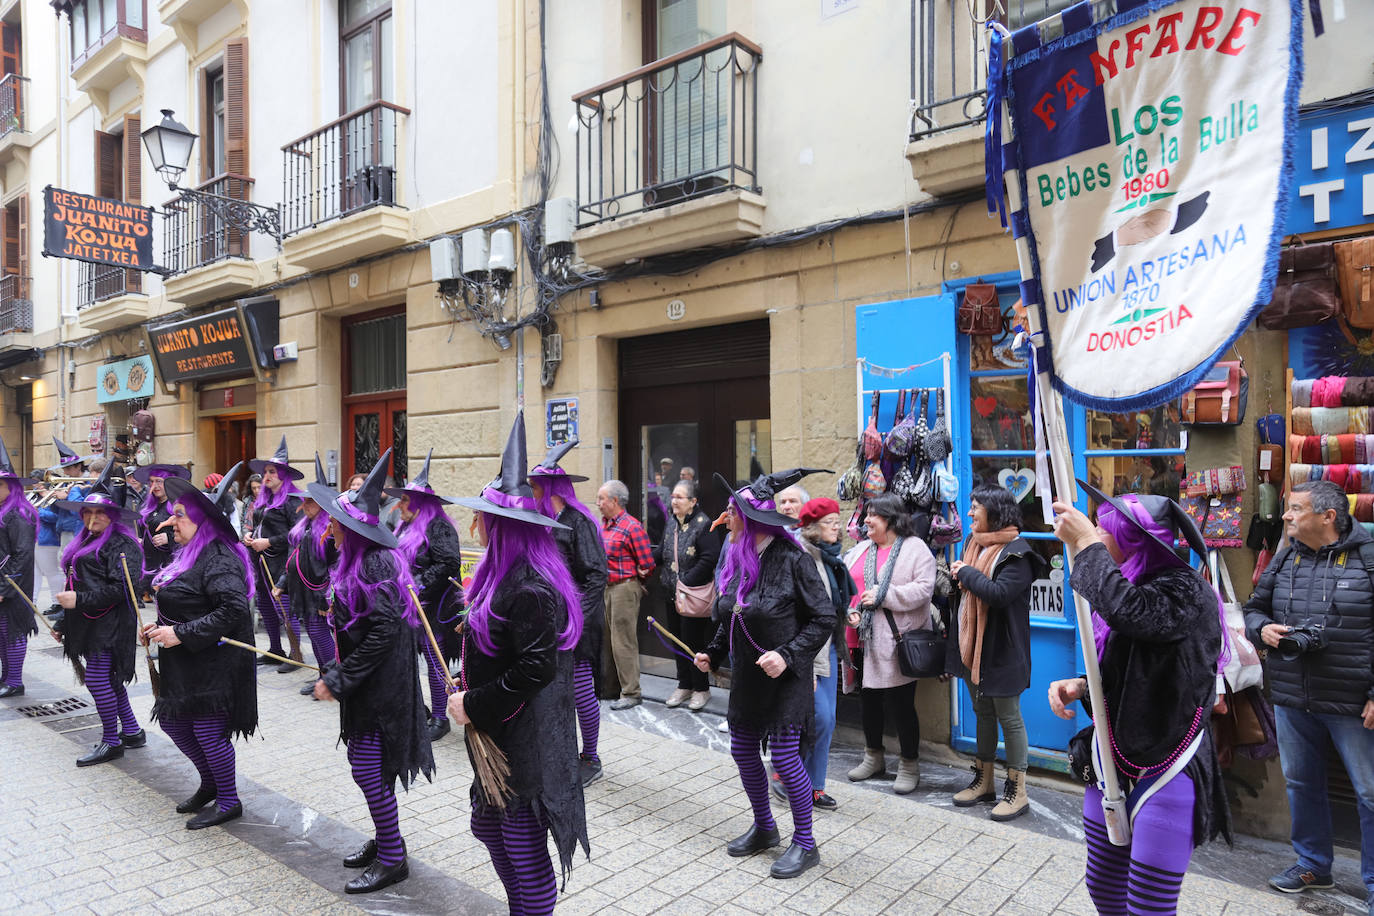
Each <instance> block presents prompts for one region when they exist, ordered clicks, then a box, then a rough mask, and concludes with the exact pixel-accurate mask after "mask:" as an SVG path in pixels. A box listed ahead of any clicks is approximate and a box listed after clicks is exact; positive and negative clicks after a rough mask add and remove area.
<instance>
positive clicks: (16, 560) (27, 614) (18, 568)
mask: <svg viewBox="0 0 1374 916" xmlns="http://www.w3.org/2000/svg"><path fill="white" fill-rule="evenodd" d="M37 543H38V529H37V528H35V527H34V526H33V525H31V524H30V523H29V521H28V520H27V519H25V518H24V516H22V515H20V514H19V513H18V512H15V511H14V510H10V511H9V512H8V513H6V515H5V517H4V519H3V520H0V560H3V561H4V562H3V564H0V573H4V574H5V575H7V576H9V577H10V578H11V579H13V580H14V581H15V582H17V583H18V584H19V587H20V589H22V590H23V593H24V594H23V595H16V594H15V593H14V588H13V586H11V585H10V584H9V583H8V582H6V581H5V580H4V579H0V614H3V615H4V617H5V622H6V623H7V624H8V625H9V634H10V641H11V642H18V641H19V640H20V639H21V638H22V637H25V636H28V635H29V634H30V633H37V632H38V624H36V623H34V622H33V608H32V607H30V606H29V603H28V602H27V601H25V600H24V595H30V596H31V595H33V569H34V566H33V554H34V545H36V544H37Z"/></svg>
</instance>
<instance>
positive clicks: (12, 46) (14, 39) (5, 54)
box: [0, 22, 21, 74]
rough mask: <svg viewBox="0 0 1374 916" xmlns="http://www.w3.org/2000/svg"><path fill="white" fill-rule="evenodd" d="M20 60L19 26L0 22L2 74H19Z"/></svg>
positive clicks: (0, 65) (0, 64)
mask: <svg viewBox="0 0 1374 916" xmlns="http://www.w3.org/2000/svg"><path fill="white" fill-rule="evenodd" d="M20 59H21V56H20V53H19V26H18V25H17V24H15V23H13V22H0V73H6V74H8V73H18V72H19V63H20Z"/></svg>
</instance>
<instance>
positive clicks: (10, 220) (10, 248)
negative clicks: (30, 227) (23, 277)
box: [0, 207, 19, 276]
mask: <svg viewBox="0 0 1374 916" xmlns="http://www.w3.org/2000/svg"><path fill="white" fill-rule="evenodd" d="M3 216H4V221H5V247H4V254H3V263H0V274H3V275H5V276H9V275H10V274H15V273H19V211H18V208H16V207H6V208H5V209H4V211H3Z"/></svg>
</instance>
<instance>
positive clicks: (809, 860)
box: [768, 843, 821, 878]
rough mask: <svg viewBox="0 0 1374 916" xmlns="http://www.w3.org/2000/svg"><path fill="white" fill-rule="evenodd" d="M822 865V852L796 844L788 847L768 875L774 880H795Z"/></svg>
mask: <svg viewBox="0 0 1374 916" xmlns="http://www.w3.org/2000/svg"><path fill="white" fill-rule="evenodd" d="M820 864H821V851H820V850H819V849H817V848H816V847H814V846H813V847H811V848H810V849H802V848H801V847H800V846H798V845H797V844H796V843H793V844H792V845H791V846H788V847H787V852H784V853H783V854H782V855H781V856H780V857H779V858H778V861H776V862H774V863H773V867H772V868H770V869H769V870H768V873H769V874H770V875H772V876H773V877H774V878H795V877H797V876H798V875H800V874H801V873H802V872H804V871H806V870H807V869H808V868H815V867H816V866H817V865H820Z"/></svg>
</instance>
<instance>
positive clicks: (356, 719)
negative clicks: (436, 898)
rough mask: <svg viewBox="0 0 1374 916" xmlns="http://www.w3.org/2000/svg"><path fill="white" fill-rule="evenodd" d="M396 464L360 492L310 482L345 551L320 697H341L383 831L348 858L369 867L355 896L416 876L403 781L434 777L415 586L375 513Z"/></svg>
mask: <svg viewBox="0 0 1374 916" xmlns="http://www.w3.org/2000/svg"><path fill="white" fill-rule="evenodd" d="M390 465H391V449H387V450H386V452H385V453H384V454H383V455H382V457H381V460H379V461H378V462H377V464H376V466H375V467H373V469H372V472H371V473H370V474H368V475H367V479H366V480H364V481H363V485H362V487H361V488H360V489H358V490H356V491H354V490H350V491H347V492H344V493H336V492H335V491H334V490H333V489H332V488H331V487H329V486H328V485H324V484H318V483H312V484H310V486H309V488H308V491H309V493H310V498H311V499H313V500H315V502H317V503H319V505H320V507H321V508H322V509H324V511H325V512H327V513H329V518H330V522H329V536H330V538H331V539H332V540H333V541H334V545H335V547H337V548H338V551H339V559H338V562H337V563H336V564H335V567H334V574H333V583H334V598H333V621H334V631H335V633H336V634H337V635H336V640H337V647H338V659H337V660H336V661H334V662H332V663H329V664H326V665H325V666H324V670H323V671H322V672H321V675H320V679H319V681H317V682H316V684H315V697H316V698H317V699H320V700H338V701H339V737H340V738H341V739H342V740H343V741H344V742H345V744H347V746H348V762H349V764H350V765H351V766H352V768H353V781H354V782H355V783H357V785H358V788H359V789H361V790H362V792H363V796H364V797H365V798H366V799H367V809H368V813H369V814H371V815H372V823H373V826H374V827H375V828H376V834H375V836H374V837H373V839H370V840H368V841H367V842H366V843H364V844H363V846H362V847H361V848H359V849H358V850H357V851H356V852H354V853H352V854H350V855H349V856H347V857H345V858H344V860H343V864H344V865H345V866H346V867H348V868H362V869H365V870H364V871H363V873H362V874H361V875H359V876H358V877H356V878H354V879H352V880H351V881H349V882H348V883H347V884H345V885H344V892H345V893H349V894H366V893H370V892H372V891H378V890H381V889H382V888H384V887H389V886H391V885H392V884H395V883H396V882H398V881H404V880H405V879H406V878H408V877H410V864H409V862H408V861H407V859H406V846H405V840H404V839H402V837H401V825H400V816H399V812H398V810H397V805H396V782H397V780H399V781H400V783H401V785H402V787H404V788H405V789H407V790H409V788H410V785H411V783H412V782H414V781H415V778H416V776H418V775H420V774H421V773H423V774H424V776H425V778H426V779H433V777H434V756H433V754H432V753H431V751H430V744H429V731H428V729H427V728H426V726H425V706H424V698H423V697H422V696H421V695H420V678H419V665H418V661H417V659H418V655H419V651H420V647H419V641H420V640H421V639H424V638H425V637H424V633H423V630H422V628H421V624H420V618H419V616H418V615H417V613H416V610H415V604H414V602H413V601H411V599H410V589H411V588H413V587H414V585H415V583H414V580H413V579H412V578H411V575H410V569H409V567H408V566H407V565H406V563H405V560H404V558H403V557H402V556H401V554H400V552H399V551H397V550H396V536H395V535H394V534H392V533H391V532H390V531H388V530H387V529H386V528H385V527H383V526H382V524H381V520H380V518H379V517H378V510H379V509H380V507H381V497H382V481H383V479H384V478H385V477H386V469H387V468H388V467H390Z"/></svg>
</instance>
